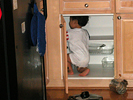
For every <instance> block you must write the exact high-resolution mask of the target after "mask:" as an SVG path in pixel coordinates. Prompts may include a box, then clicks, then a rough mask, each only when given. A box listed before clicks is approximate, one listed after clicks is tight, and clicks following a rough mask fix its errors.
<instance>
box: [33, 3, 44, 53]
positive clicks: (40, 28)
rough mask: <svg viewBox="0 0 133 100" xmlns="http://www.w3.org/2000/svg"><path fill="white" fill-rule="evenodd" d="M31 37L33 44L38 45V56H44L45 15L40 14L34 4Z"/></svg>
mask: <svg viewBox="0 0 133 100" xmlns="http://www.w3.org/2000/svg"><path fill="white" fill-rule="evenodd" d="M31 39H32V42H33V45H34V46H37V47H38V50H39V54H40V56H44V54H45V50H46V39H45V16H44V15H42V14H41V13H40V12H39V11H38V8H37V6H36V4H34V15H33V17H32V20H31Z"/></svg>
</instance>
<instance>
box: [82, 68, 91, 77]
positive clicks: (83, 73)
mask: <svg viewBox="0 0 133 100" xmlns="http://www.w3.org/2000/svg"><path fill="white" fill-rule="evenodd" d="M89 72H90V69H88V68H86V69H85V70H84V71H83V72H82V73H80V74H79V76H86V75H87V74H88V73H89Z"/></svg>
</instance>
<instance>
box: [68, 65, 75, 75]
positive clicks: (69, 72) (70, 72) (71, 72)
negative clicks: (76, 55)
mask: <svg viewBox="0 0 133 100" xmlns="http://www.w3.org/2000/svg"><path fill="white" fill-rule="evenodd" d="M73 74H74V72H73V69H71V68H69V67H68V75H73Z"/></svg>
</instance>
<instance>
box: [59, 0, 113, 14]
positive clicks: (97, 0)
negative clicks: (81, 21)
mask: <svg viewBox="0 0 133 100" xmlns="http://www.w3.org/2000/svg"><path fill="white" fill-rule="evenodd" d="M113 12H114V0H60V13H61V14H69V13H70V14H88V13H92V14H94V13H95V14H98V13H113Z"/></svg>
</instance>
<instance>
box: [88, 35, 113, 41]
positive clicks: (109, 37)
mask: <svg viewBox="0 0 133 100" xmlns="http://www.w3.org/2000/svg"><path fill="white" fill-rule="evenodd" d="M90 40H114V36H113V35H108V36H90Z"/></svg>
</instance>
